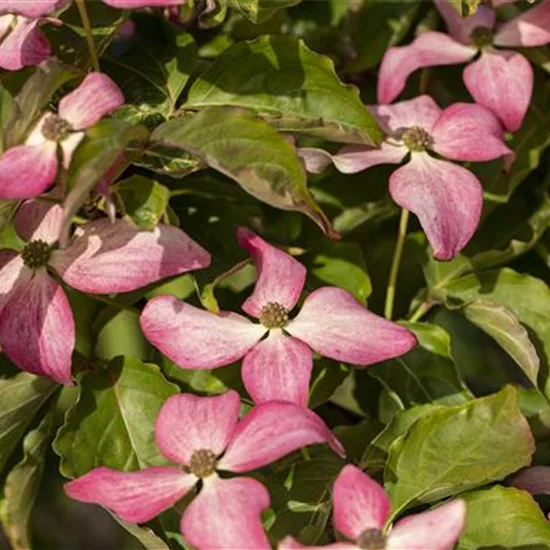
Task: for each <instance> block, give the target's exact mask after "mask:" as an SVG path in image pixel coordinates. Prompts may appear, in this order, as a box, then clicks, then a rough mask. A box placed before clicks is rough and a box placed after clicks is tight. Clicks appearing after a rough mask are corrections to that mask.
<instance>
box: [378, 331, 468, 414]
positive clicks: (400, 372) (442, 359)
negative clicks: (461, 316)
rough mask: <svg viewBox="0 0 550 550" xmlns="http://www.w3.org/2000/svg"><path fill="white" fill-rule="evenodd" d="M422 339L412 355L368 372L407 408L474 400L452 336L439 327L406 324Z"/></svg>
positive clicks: (383, 364) (387, 362) (409, 354)
mask: <svg viewBox="0 0 550 550" xmlns="http://www.w3.org/2000/svg"><path fill="white" fill-rule="evenodd" d="M404 324H405V326H406V327H407V328H408V329H410V330H412V331H413V332H414V333H415V335H416V337H417V338H418V342H419V344H420V345H419V347H417V348H415V349H413V350H412V351H410V352H409V353H407V354H405V355H403V356H401V357H397V358H396V359H391V360H389V361H384V362H383V363H380V364H378V365H373V366H372V367H370V368H369V369H368V370H367V372H368V373H369V374H370V375H371V376H373V377H374V378H376V379H378V380H379V381H380V382H381V383H382V384H383V385H384V386H385V387H386V388H387V389H388V390H389V391H391V392H392V393H393V394H394V395H395V396H396V397H397V399H398V400H399V401H400V403H401V404H402V405H403V407H405V408H408V407H412V406H414V405H422V404H425V403H432V404H441V405H459V404H461V403H465V402H467V401H469V400H470V399H471V398H472V395H471V393H470V392H469V390H468V389H467V388H466V386H465V385H464V383H463V382H462V381H461V380H460V378H459V376H458V373H457V370H456V367H455V365H454V361H453V358H452V356H451V349H450V344H451V340H450V337H449V334H448V333H447V332H446V331H445V330H444V329H442V328H441V327H438V326H436V325H431V324H426V323H404Z"/></svg>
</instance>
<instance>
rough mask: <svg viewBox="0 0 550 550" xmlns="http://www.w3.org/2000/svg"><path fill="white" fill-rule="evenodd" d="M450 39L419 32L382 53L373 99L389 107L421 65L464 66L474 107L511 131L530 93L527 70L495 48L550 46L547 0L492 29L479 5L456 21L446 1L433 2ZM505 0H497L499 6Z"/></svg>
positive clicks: (491, 18)
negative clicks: (486, 111) (485, 110)
mask: <svg viewBox="0 0 550 550" xmlns="http://www.w3.org/2000/svg"><path fill="white" fill-rule="evenodd" d="M434 1H435V4H436V6H437V8H438V9H439V11H440V12H441V15H442V16H443V18H444V19H445V21H446V23H447V27H448V29H449V33H450V36H449V35H447V34H444V33H441V32H435V31H429V32H425V33H422V34H421V35H420V36H418V38H416V39H415V40H414V41H413V42H412V43H411V44H409V45H407V46H400V47H394V48H390V49H389V50H388V51H387V52H386V53H385V55H384V58H383V60H382V64H381V66H380V73H379V79H378V101H379V102H380V103H391V102H392V101H394V100H395V98H396V97H397V96H398V95H399V94H400V93H401V92H402V91H403V89H404V88H405V84H406V82H407V79H408V77H409V76H410V75H411V74H412V73H414V72H415V71H416V70H418V69H420V68H423V67H433V66H437V65H454V64H458V63H467V62H470V61H472V59H473V58H474V57H475V56H476V55H477V53H478V52H480V51H481V56H480V58H479V59H478V60H476V61H473V62H472V63H470V64H469V65H468V66H467V67H466V69H465V70H464V74H463V78H464V83H465V84H466V87H467V88H468V90H469V92H470V93H471V95H472V97H473V98H474V99H475V100H476V102H477V103H479V104H481V105H484V106H485V107H487V108H489V109H491V110H492V111H493V112H494V113H495V114H496V115H497V116H498V117H500V119H501V120H502V122H503V124H504V126H505V127H506V128H507V129H508V130H509V131H511V132H515V131H516V130H518V129H519V128H520V126H521V124H522V122H523V119H524V118H525V114H526V112H527V108H528V107H529V102H530V99H531V95H532V92H533V69H532V68H531V65H530V64H529V61H528V60H527V59H526V58H525V57H524V56H523V55H522V54H520V53H517V52H515V51H512V50H502V49H498V48H500V47H512V48H515V47H522V48H529V47H535V46H542V45H544V44H549V43H550V0H544V1H543V2H541V3H540V4H538V5H536V6H535V7H533V8H531V9H529V10H527V11H526V12H524V13H523V14H521V15H519V16H517V17H515V18H514V19H511V20H510V21H507V22H505V23H503V24H501V25H498V26H497V27H496V30H495V21H496V13H495V11H494V10H493V9H492V8H490V7H488V6H483V5H481V6H479V7H478V8H477V11H476V12H475V13H474V14H473V15H471V16H470V17H468V18H462V17H461V16H460V15H459V14H458V12H457V11H456V10H455V9H454V8H453V7H452V6H451V5H450V4H449V2H448V1H447V0H434ZM502 3H505V2H498V3H497V4H498V5H501V4H502Z"/></svg>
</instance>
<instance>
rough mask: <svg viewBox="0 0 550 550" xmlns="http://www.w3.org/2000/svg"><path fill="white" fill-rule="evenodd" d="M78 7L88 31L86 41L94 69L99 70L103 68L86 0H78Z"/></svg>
mask: <svg viewBox="0 0 550 550" xmlns="http://www.w3.org/2000/svg"><path fill="white" fill-rule="evenodd" d="M76 7H77V8H78V12H79V13H80V19H82V25H83V26H84V32H85V33H86V42H87V43H88V51H89V52H90V62H91V64H92V67H93V69H94V71H97V72H99V71H100V70H101V69H100V68H99V58H98V57H97V50H96V48H95V42H94V36H93V34H92V25H91V23H90V17H89V16H88V10H87V8H86V3H85V0H76Z"/></svg>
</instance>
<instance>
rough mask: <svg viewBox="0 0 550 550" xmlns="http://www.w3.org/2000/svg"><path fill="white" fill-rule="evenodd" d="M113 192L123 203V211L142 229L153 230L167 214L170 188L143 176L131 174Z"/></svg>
mask: <svg viewBox="0 0 550 550" xmlns="http://www.w3.org/2000/svg"><path fill="white" fill-rule="evenodd" d="M113 192H114V193H115V194H116V195H117V197H118V198H119V200H120V203H121V205H122V211H123V212H124V214H126V216H129V217H130V218H131V219H132V220H133V222H134V223H135V224H136V225H138V226H139V227H141V228H142V229H148V230H153V229H154V228H155V227H156V226H157V225H158V224H159V223H160V222H161V220H162V218H163V217H164V216H165V215H166V209H167V208H168V202H169V201H170V190H169V189H168V188H167V187H165V186H164V185H161V184H160V183H158V182H156V181H153V180H150V179H149V178H145V177H143V176H139V175H136V176H130V177H129V178H126V179H124V180H121V181H119V182H118V183H117V184H116V185H115V186H114V187H113Z"/></svg>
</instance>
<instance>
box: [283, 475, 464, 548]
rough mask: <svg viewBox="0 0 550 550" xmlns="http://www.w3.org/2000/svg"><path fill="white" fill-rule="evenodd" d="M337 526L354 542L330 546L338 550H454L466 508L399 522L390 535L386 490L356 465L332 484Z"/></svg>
mask: <svg viewBox="0 0 550 550" xmlns="http://www.w3.org/2000/svg"><path fill="white" fill-rule="evenodd" d="M332 500H333V504H334V510H333V523H334V527H335V528H336V530H338V531H339V532H340V533H342V534H343V535H344V536H345V537H346V538H347V539H349V540H351V541H353V542H351V543H350V542H339V543H335V544H330V545H329V546H318V547H311V546H310V547H308V548H311V549H312V548H333V549H338V550H359V549H361V548H372V549H376V550H428V549H429V550H451V549H452V548H454V546H455V544H456V542H457V540H458V537H460V534H461V533H462V531H463V529H464V525H465V522H466V505H465V503H464V501H463V500H453V501H452V502H448V503H447V504H443V505H442V506H439V507H437V508H435V509H434V510H430V511H428V512H422V513H421V514H415V515H411V516H408V517H406V518H405V519H402V520H401V521H398V522H397V523H396V524H395V525H394V526H393V527H392V529H391V530H390V531H389V532H387V531H386V530H385V529H384V527H385V525H386V522H387V521H388V519H389V517H390V508H391V505H390V501H389V498H388V495H386V493H385V492H384V489H382V487H381V486H380V485H379V484H378V483H376V481H374V480H373V479H371V478H370V477H369V476H368V475H367V474H365V473H363V472H362V471H361V470H360V469H359V468H357V467H355V466H351V465H348V466H346V467H345V468H344V469H343V470H342V471H341V472H340V474H339V476H338V478H337V479H336V481H335V483H334V490H333V495H332ZM298 548H304V547H303V546H301V545H300V544H298V543H297V542H296V541H295V540H294V539H292V537H287V538H286V539H285V540H283V541H282V542H281V544H280V545H279V550H296V549H298Z"/></svg>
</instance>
